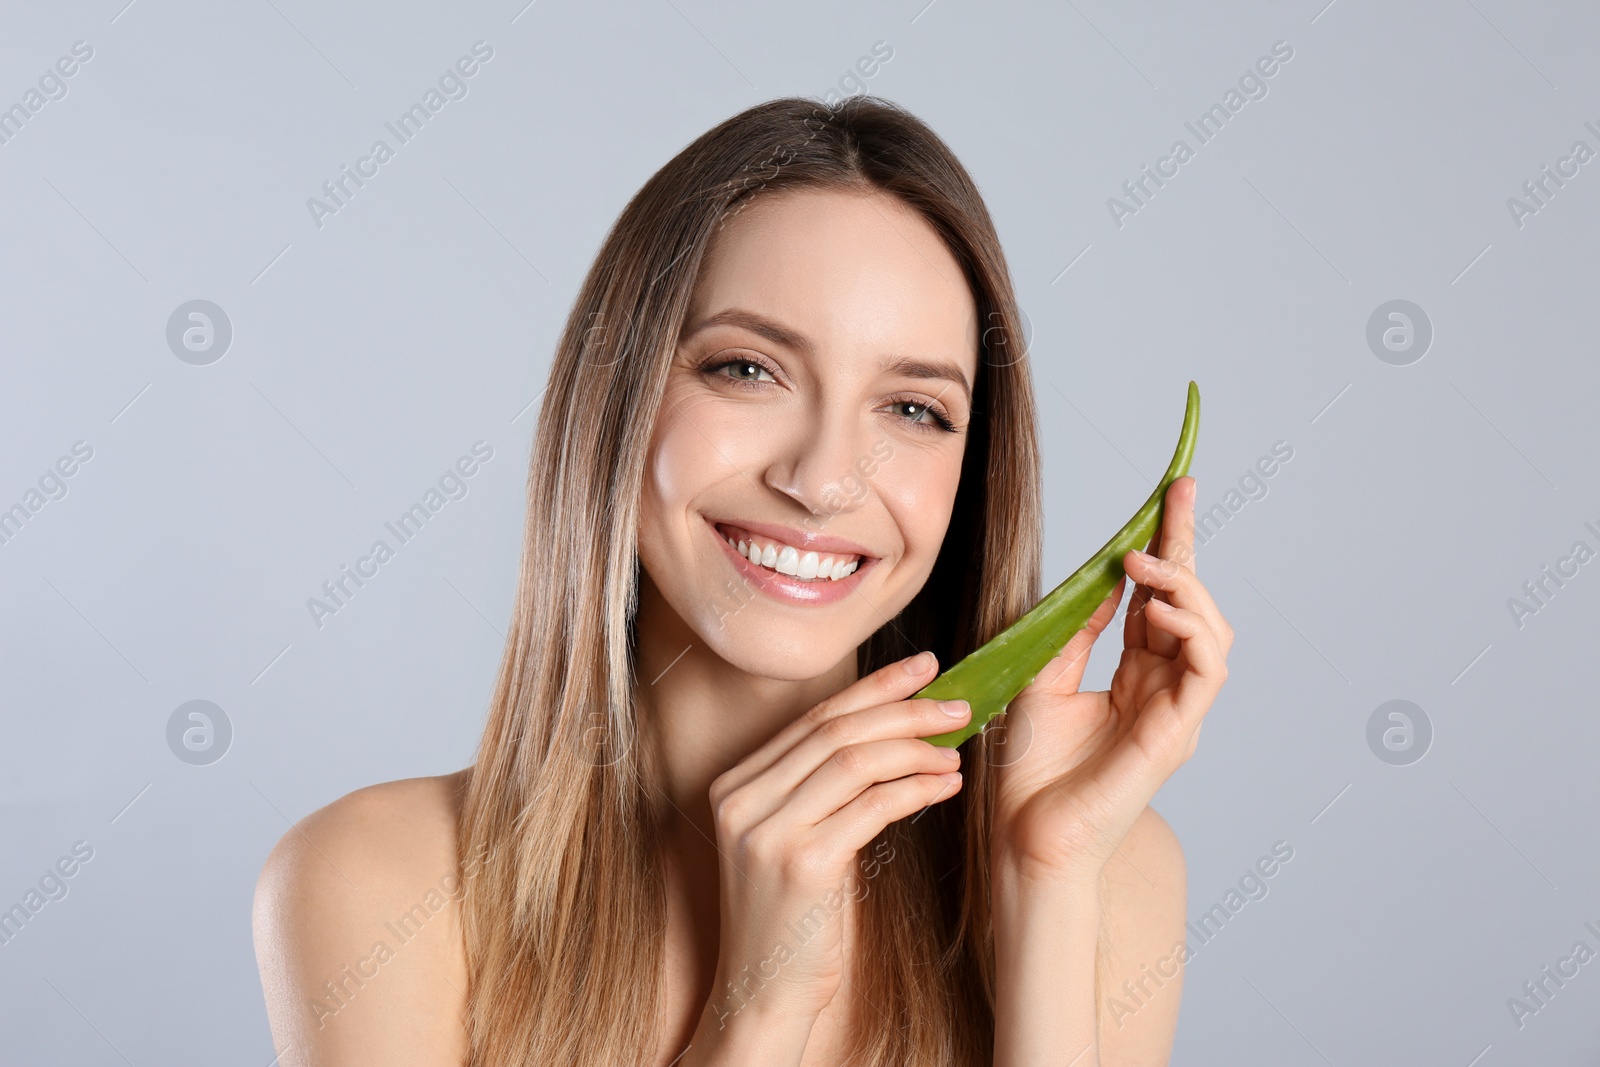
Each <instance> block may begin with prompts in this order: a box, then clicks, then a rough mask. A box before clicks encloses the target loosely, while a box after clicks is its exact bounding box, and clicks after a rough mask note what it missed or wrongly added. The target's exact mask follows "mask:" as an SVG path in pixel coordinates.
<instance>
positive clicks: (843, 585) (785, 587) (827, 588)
mask: <svg viewBox="0 0 1600 1067" xmlns="http://www.w3.org/2000/svg"><path fill="white" fill-rule="evenodd" d="M706 529H708V530H710V531H711V536H712V537H714V538H716V541H717V544H718V545H720V546H722V551H723V552H725V553H727V556H728V561H729V562H730V563H732V564H733V569H734V570H736V571H738V572H739V574H740V576H741V577H743V578H744V579H745V580H746V581H747V582H748V583H749V584H750V585H751V586H753V587H755V588H756V589H759V590H760V591H761V592H763V593H766V594H767V595H768V596H770V597H772V598H773V599H775V600H781V601H784V602H785V603H789V604H833V603H836V602H837V601H839V600H842V599H844V598H845V597H847V596H849V595H850V594H851V593H853V592H855V590H856V587H857V586H859V585H860V584H861V576H862V575H864V574H866V573H867V572H868V571H869V570H871V569H872V567H873V565H874V564H876V563H877V562H878V561H877V560H876V559H871V558H868V557H862V560H861V563H860V564H859V565H858V566H857V567H856V569H855V570H854V571H852V572H851V573H850V574H848V575H846V576H845V577H843V578H840V579H839V580H838V581H832V582H807V581H802V580H801V579H799V578H791V577H790V576H789V575H787V574H779V573H778V572H777V571H775V570H771V569H770V568H767V567H758V566H757V565H756V564H754V563H751V562H750V561H749V560H748V559H746V558H745V557H744V556H741V555H739V550H738V549H737V548H735V547H734V546H733V545H730V544H728V541H727V539H726V538H725V537H723V536H722V532H721V531H720V530H718V529H717V528H716V527H715V526H714V525H712V524H711V523H710V522H709V521H708V522H707V523H706Z"/></svg>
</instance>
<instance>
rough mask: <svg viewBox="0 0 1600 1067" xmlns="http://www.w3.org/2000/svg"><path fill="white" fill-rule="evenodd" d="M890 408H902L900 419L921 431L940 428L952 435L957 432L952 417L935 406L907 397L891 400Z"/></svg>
mask: <svg viewBox="0 0 1600 1067" xmlns="http://www.w3.org/2000/svg"><path fill="white" fill-rule="evenodd" d="M888 406H889V407H891V408H900V409H901V410H900V411H899V412H898V414H899V415H900V417H901V418H903V419H905V420H906V421H907V422H909V423H911V424H912V425H913V426H916V427H918V428H920V429H929V430H931V429H933V428H934V427H939V428H940V429H943V430H946V431H948V432H951V433H954V432H955V428H956V426H955V423H954V422H953V421H952V420H951V419H950V416H949V415H947V414H945V412H944V411H943V410H941V409H940V408H938V407H937V406H935V405H933V404H927V403H924V402H923V401H921V400H918V399H915V398H911V397H905V398H896V399H893V400H890V401H889V404H888Z"/></svg>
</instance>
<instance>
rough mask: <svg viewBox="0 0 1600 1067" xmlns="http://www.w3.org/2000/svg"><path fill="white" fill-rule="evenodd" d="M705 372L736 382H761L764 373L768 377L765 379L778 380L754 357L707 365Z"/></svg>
mask: <svg viewBox="0 0 1600 1067" xmlns="http://www.w3.org/2000/svg"><path fill="white" fill-rule="evenodd" d="M724 371H728V372H730V373H726V374H724V373H723V372H724ZM704 373H706V374H713V375H717V376H718V377H722V378H729V379H732V380H733V381H736V382H759V381H762V380H763V378H762V375H766V378H765V379H764V380H765V381H769V382H776V381H777V379H776V378H774V377H773V376H772V372H771V371H770V370H768V369H767V367H766V366H765V365H764V364H761V363H759V362H757V361H756V360H753V359H727V360H723V361H722V362H720V363H716V364H713V365H711V366H708V367H705V368H704Z"/></svg>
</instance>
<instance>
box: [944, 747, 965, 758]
mask: <svg viewBox="0 0 1600 1067" xmlns="http://www.w3.org/2000/svg"><path fill="white" fill-rule="evenodd" d="M943 752H944V758H945V759H947V760H958V759H960V758H961V750H960V749H959V748H946V749H943Z"/></svg>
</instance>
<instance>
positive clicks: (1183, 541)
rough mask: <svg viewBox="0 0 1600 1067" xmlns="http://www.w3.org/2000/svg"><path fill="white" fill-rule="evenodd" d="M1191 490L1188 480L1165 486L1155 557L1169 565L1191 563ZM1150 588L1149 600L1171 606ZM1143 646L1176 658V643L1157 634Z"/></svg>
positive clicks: (1192, 484) (1191, 481)
mask: <svg viewBox="0 0 1600 1067" xmlns="http://www.w3.org/2000/svg"><path fill="white" fill-rule="evenodd" d="M1194 490H1195V482H1194V479H1193V478H1190V477H1187V476H1185V477H1183V478H1176V479H1174V480H1173V482H1172V484H1171V485H1169V486H1167V492H1166V498H1165V500H1164V503H1163V506H1162V508H1161V528H1160V530H1159V531H1158V534H1157V538H1156V545H1157V546H1158V547H1157V548H1156V549H1155V551H1154V555H1156V556H1158V557H1159V558H1161V559H1163V560H1166V561H1168V562H1169V565H1176V566H1186V565H1188V564H1190V563H1192V562H1194V547H1193V545H1194V497H1195V492H1194ZM1151 588H1152V593H1151V597H1152V599H1155V600H1165V601H1167V602H1168V603H1171V597H1169V596H1167V595H1166V592H1165V591H1164V590H1162V589H1161V588H1160V587H1158V586H1154V585H1152V586H1151ZM1145 643H1146V645H1147V647H1148V648H1149V649H1150V651H1151V652H1154V653H1155V654H1156V655H1158V656H1165V657H1167V658H1168V659H1171V658H1172V657H1173V656H1176V655H1177V654H1178V642H1177V641H1175V640H1174V639H1173V638H1172V636H1171V635H1170V634H1166V633H1163V632H1161V631H1159V630H1158V631H1156V632H1155V633H1153V634H1147V639H1146V642H1145Z"/></svg>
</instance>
